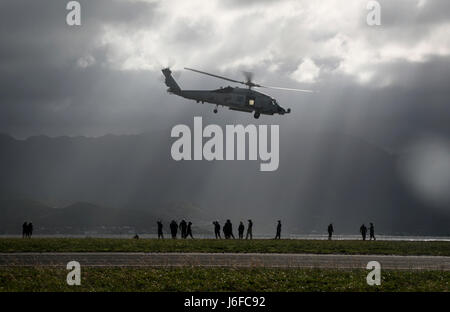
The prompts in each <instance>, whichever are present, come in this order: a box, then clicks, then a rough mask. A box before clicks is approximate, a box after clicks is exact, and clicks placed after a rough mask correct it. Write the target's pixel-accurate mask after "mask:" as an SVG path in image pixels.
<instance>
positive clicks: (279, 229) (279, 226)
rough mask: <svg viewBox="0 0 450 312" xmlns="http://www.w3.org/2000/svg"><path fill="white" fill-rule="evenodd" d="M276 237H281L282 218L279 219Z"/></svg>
mask: <svg viewBox="0 0 450 312" xmlns="http://www.w3.org/2000/svg"><path fill="white" fill-rule="evenodd" d="M275 239H281V220H278V224H277V234H276V235H275Z"/></svg>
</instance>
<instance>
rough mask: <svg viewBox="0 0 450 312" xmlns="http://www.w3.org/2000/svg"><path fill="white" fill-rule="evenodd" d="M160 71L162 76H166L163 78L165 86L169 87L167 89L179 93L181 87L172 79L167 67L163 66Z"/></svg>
mask: <svg viewBox="0 0 450 312" xmlns="http://www.w3.org/2000/svg"><path fill="white" fill-rule="evenodd" d="M162 73H163V74H164V77H166V80H165V83H166V86H168V87H169V89H168V90H167V91H169V92H172V93H180V92H181V88H180V86H179V85H178V83H177V82H176V81H175V79H173V77H172V71H171V70H170V69H169V68H164V69H163V70H162Z"/></svg>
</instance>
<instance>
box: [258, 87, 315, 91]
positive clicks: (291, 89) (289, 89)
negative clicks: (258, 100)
mask: <svg viewBox="0 0 450 312" xmlns="http://www.w3.org/2000/svg"><path fill="white" fill-rule="evenodd" d="M259 87H261V88H269V89H278V90H287V91H297V92H307V93H315V92H317V91H314V90H305V89H294V88H282V87H272V86H259Z"/></svg>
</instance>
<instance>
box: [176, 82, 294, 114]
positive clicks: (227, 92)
mask: <svg viewBox="0 0 450 312" xmlns="http://www.w3.org/2000/svg"><path fill="white" fill-rule="evenodd" d="M169 92H171V93H174V94H176V95H178V96H181V97H184V98H186V99H190V100H194V101H197V103H211V104H216V105H220V106H226V107H228V108H229V109H231V110H236V111H242V112H249V113H252V112H255V113H259V114H264V115H273V114H281V115H283V114H285V113H287V111H286V110H284V109H283V108H282V107H280V106H279V105H278V104H277V102H276V100H275V99H273V98H272V97H270V96H268V95H266V94H263V93H261V92H258V91H254V90H249V89H246V88H238V87H234V88H232V87H226V88H221V89H217V90H210V91H206V90H180V91H178V92H172V91H170V90H169Z"/></svg>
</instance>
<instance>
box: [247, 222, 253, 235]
mask: <svg viewBox="0 0 450 312" xmlns="http://www.w3.org/2000/svg"><path fill="white" fill-rule="evenodd" d="M249 236H250V239H253V222H252V220H248V225H247V235H246V236H245V239H248V237H249Z"/></svg>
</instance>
